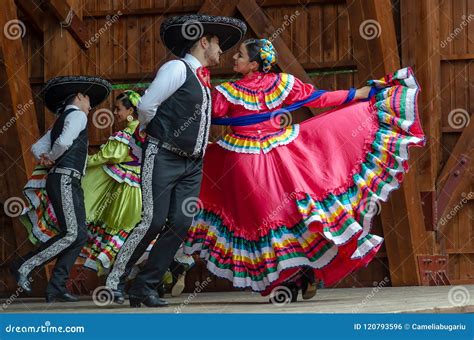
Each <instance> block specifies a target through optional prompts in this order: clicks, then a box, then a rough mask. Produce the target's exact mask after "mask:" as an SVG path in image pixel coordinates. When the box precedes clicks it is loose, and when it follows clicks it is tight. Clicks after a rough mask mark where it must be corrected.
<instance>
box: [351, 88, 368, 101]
mask: <svg viewBox="0 0 474 340" xmlns="http://www.w3.org/2000/svg"><path fill="white" fill-rule="evenodd" d="M371 88H372V87H370V86H364V87H361V88H360V89H357V90H356V94H355V98H354V99H367V98H368V97H369V93H370V89H371Z"/></svg>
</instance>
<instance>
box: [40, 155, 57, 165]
mask: <svg viewBox="0 0 474 340" xmlns="http://www.w3.org/2000/svg"><path fill="white" fill-rule="evenodd" d="M39 164H40V165H43V166H52V165H53V164H54V161H52V160H51V159H50V158H49V156H48V154H46V153H43V154H42V155H41V156H40V160H39Z"/></svg>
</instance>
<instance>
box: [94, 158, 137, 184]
mask: <svg viewBox="0 0 474 340" xmlns="http://www.w3.org/2000/svg"><path fill="white" fill-rule="evenodd" d="M102 169H104V171H105V173H106V174H107V175H109V176H110V177H112V178H113V179H114V180H116V181H117V182H119V183H126V184H128V185H130V186H132V187H137V188H138V187H140V183H141V178H140V167H139V166H134V165H122V164H105V165H103V166H102Z"/></svg>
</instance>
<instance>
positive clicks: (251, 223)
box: [185, 39, 424, 301]
mask: <svg viewBox="0 0 474 340" xmlns="http://www.w3.org/2000/svg"><path fill="white" fill-rule="evenodd" d="M276 59H277V54H276V51H275V50H274V48H273V46H272V44H271V42H270V41H268V40H265V39H261V40H255V39H251V40H247V41H245V42H244V43H243V44H241V46H240V48H239V51H238V52H237V53H236V54H235V55H234V61H235V64H234V71H236V72H239V73H241V74H242V79H240V80H237V81H235V82H226V83H223V84H221V85H219V86H217V87H216V89H215V91H214V93H213V116H214V118H215V119H214V123H219V124H223V125H231V127H232V133H230V134H227V135H226V136H225V137H223V138H222V139H220V140H219V141H218V142H217V143H215V144H214V145H211V146H209V148H208V150H207V152H206V156H205V160H204V176H203V182H202V187H201V193H200V200H201V202H200V206H201V209H200V210H199V212H198V214H197V215H196V217H195V219H194V223H193V226H192V227H191V228H190V230H189V232H188V236H187V240H186V241H185V251H186V253H188V254H192V253H194V252H199V253H200V256H201V257H202V258H203V259H205V260H206V261H207V268H208V270H209V271H210V272H211V273H213V274H215V275H217V276H219V277H223V278H226V279H228V280H230V281H232V282H233V285H234V286H235V287H241V288H246V287H249V288H251V289H252V290H254V291H258V292H261V293H262V295H268V294H270V293H272V292H273V293H275V292H280V293H281V292H282V291H283V293H285V294H287V295H288V299H289V300H291V301H296V297H297V295H298V291H299V290H300V289H301V290H302V291H303V298H305V299H309V298H311V297H313V296H314V295H315V294H316V286H315V279H319V280H322V281H323V283H324V284H325V285H328V286H329V285H333V284H335V283H336V282H338V281H339V280H341V279H343V278H344V277H345V276H347V275H348V274H350V273H352V272H353V271H355V270H357V269H359V268H361V267H363V266H366V265H367V264H368V263H369V262H370V261H371V260H372V258H373V257H374V256H375V254H376V252H377V251H378V250H379V248H380V247H381V244H382V238H381V237H379V236H376V235H373V234H371V233H370V228H371V222H372V218H373V217H374V215H375V214H374V209H373V207H374V204H375V203H376V202H377V201H379V200H383V201H386V200H387V198H388V194H389V193H390V192H391V191H392V190H394V189H396V188H398V187H399V185H400V182H401V181H402V178H403V174H404V173H405V172H406V171H407V170H408V166H407V159H408V146H412V145H413V146H422V145H423V144H424V135H423V131H422V129H421V126H420V122H419V120H418V115H417V93H418V84H417V83H416V80H415V78H414V77H413V74H412V71H411V69H409V68H407V69H402V70H399V71H397V72H395V73H394V74H392V75H389V76H386V77H385V78H383V79H382V80H380V81H371V82H369V85H371V87H369V86H367V87H363V88H361V89H358V90H355V89H350V90H347V91H322V90H315V89H314V87H313V86H312V85H310V84H305V83H303V82H301V81H300V80H299V79H297V78H295V77H294V76H292V75H291V74H286V73H273V72H271V68H272V65H274V64H275V62H276ZM369 96H370V97H371V98H370V100H368V97H369ZM362 100H364V101H362ZM302 105H304V106H308V107H332V106H341V107H340V108H337V109H334V110H331V111H328V112H325V113H324V114H321V115H318V116H317V117H314V118H311V119H308V120H306V121H304V122H303V123H301V124H290V125H288V126H286V127H282V126H281V123H282V122H281V121H282V115H281V114H280V113H281V112H284V111H286V112H287V113H288V112H289V111H291V110H292V109H294V108H295V107H299V106H302ZM281 108H285V109H284V110H281ZM272 110H273V111H272ZM222 117H228V118H222ZM272 296H273V295H272Z"/></svg>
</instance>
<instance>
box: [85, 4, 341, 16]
mask: <svg viewBox="0 0 474 340" xmlns="http://www.w3.org/2000/svg"><path fill="white" fill-rule="evenodd" d="M344 1H345V0H258V1H257V3H258V5H259V6H260V7H280V6H308V5H325V4H332V5H334V4H338V3H339V4H342V3H344ZM214 2H220V3H221V4H222V5H225V6H227V5H226V2H227V1H225V0H215V1H214ZM202 6H203V5H199V4H197V5H182V4H180V3H178V4H176V2H173V3H172V4H171V5H168V6H159V7H158V6H156V7H151V8H139V9H120V12H121V13H122V15H123V16H143V15H163V14H166V15H176V14H187V13H196V12H199V13H209V12H208V11H207V9H205V10H204V11H202ZM107 15H110V11H92V12H88V13H86V14H85V15H84V19H87V18H99V17H106V16H107Z"/></svg>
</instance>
